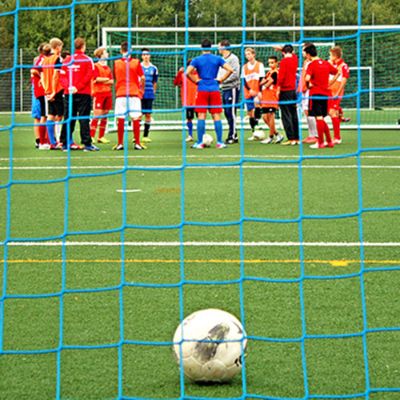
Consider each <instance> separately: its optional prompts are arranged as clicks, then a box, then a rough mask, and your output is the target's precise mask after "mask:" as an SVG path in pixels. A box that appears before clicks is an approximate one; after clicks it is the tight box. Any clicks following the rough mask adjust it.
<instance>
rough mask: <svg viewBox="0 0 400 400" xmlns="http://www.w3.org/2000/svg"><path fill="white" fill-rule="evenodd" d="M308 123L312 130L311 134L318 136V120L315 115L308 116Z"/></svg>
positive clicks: (310, 130) (309, 129) (309, 128)
mask: <svg viewBox="0 0 400 400" xmlns="http://www.w3.org/2000/svg"><path fill="white" fill-rule="evenodd" d="M307 125H308V131H309V132H310V136H312V137H317V136H318V131H317V121H316V120H315V117H307Z"/></svg>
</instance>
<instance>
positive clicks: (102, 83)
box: [90, 47, 114, 143]
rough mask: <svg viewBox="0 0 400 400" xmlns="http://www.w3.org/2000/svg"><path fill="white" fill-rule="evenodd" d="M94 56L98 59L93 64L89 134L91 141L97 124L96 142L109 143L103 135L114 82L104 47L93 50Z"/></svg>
mask: <svg viewBox="0 0 400 400" xmlns="http://www.w3.org/2000/svg"><path fill="white" fill-rule="evenodd" d="M94 56H95V57H96V58H97V59H98V60H99V61H98V62H97V63H95V64H94V79H93V85H92V97H93V116H94V118H93V119H92V121H91V123H90V136H91V137H92V142H94V141H95V136H96V130H97V125H100V127H99V137H98V139H97V143H110V141H109V140H108V139H106V138H105V137H104V134H105V132H106V127H107V114H108V113H109V112H110V110H111V108H112V91H111V87H112V85H113V83H114V80H113V76H112V72H111V68H110V67H109V66H108V65H107V58H108V53H107V50H106V48H105V47H99V48H98V49H96V50H95V52H94Z"/></svg>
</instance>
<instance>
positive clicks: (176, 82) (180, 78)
mask: <svg viewBox="0 0 400 400" xmlns="http://www.w3.org/2000/svg"><path fill="white" fill-rule="evenodd" d="M184 71H185V70H184V68H183V67H181V68H180V69H179V71H178V73H177V74H176V76H175V79H174V85H175V86H181V85H182V83H183V73H184Z"/></svg>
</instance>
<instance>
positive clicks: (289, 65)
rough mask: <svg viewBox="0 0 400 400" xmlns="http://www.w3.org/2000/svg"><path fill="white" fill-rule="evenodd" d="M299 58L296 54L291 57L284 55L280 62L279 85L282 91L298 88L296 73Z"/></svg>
mask: <svg viewBox="0 0 400 400" xmlns="http://www.w3.org/2000/svg"><path fill="white" fill-rule="evenodd" d="M298 65H299V60H298V58H297V56H296V54H292V56H291V57H283V58H282V60H281V62H280V63H279V73H278V86H279V87H280V88H281V91H283V92H286V91H289V90H296V74H297V67H298Z"/></svg>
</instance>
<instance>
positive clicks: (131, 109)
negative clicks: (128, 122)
mask: <svg viewBox="0 0 400 400" xmlns="http://www.w3.org/2000/svg"><path fill="white" fill-rule="evenodd" d="M127 100H129V101H128V102H127ZM126 114H129V116H130V117H131V118H133V119H137V118H140V117H141V116H142V103H141V100H140V99H139V97H128V98H126V97H117V98H116V99H115V116H116V117H117V118H125V115H126Z"/></svg>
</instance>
